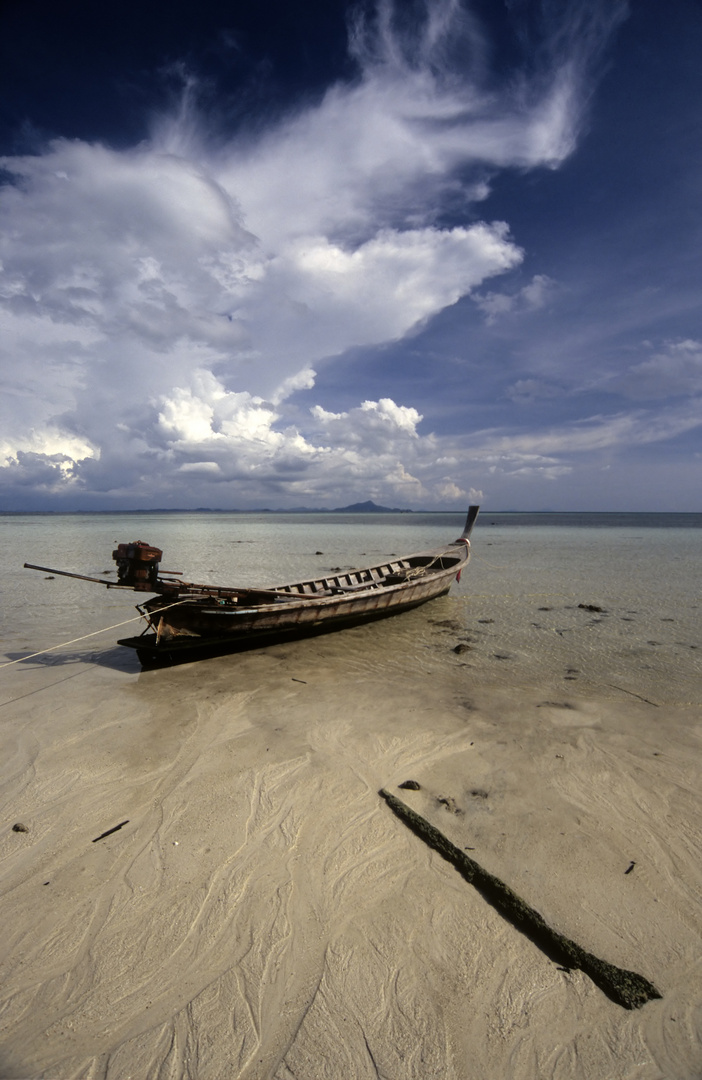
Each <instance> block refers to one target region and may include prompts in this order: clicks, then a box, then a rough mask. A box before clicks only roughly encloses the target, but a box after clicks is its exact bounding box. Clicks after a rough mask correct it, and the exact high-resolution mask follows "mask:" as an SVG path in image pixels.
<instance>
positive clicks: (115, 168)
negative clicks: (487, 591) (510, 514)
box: [0, 0, 702, 511]
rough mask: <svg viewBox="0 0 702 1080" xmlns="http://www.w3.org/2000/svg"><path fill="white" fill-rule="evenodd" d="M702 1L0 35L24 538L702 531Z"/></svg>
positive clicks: (151, 11) (11, 405)
mask: <svg viewBox="0 0 702 1080" xmlns="http://www.w3.org/2000/svg"><path fill="white" fill-rule="evenodd" d="M700 55H702V9H701V8H700V6H699V4H698V3H696V2H695V3H693V2H692V0H675V2H673V3H671V4H668V5H660V4H659V3H657V2H655V0H639V2H638V3H636V4H631V5H628V4H626V3H624V2H623V0H606V2H604V0H602V2H600V0H577V2H576V0H559V2H555V0H542V2H536V0H480V2H477V0H476V2H474V3H469V2H468V0H464V2H463V3H461V2H459V0H404V2H403V3H399V2H398V3H396V4H393V3H390V2H388V0H377V2H370V0H369V2H366V3H363V4H344V3H337V2H335V0H323V2H322V0H316V2H311V0H307V2H305V3H304V4H303V3H296V2H294V0H288V2H285V3H284V2H282V0H276V2H268V3H265V2H261V3H259V4H257V5H251V4H243V3H239V2H238V0H234V2H229V3H223V2H215V0H203V2H201V3H199V4H198V5H192V4H184V3H179V2H171V3H168V4H166V3H163V2H161V0H152V2H151V3H149V4H147V5H145V6H142V5H141V4H137V3H135V2H132V0H125V3H123V4H121V5H120V6H119V9H118V10H117V9H113V8H111V7H109V6H106V5H95V4H94V3H92V2H88V0H72V2H71V3H70V4H60V3H55V2H52V3H49V2H48V0H21V2H20V0H9V2H8V3H6V4H5V5H4V7H3V8H2V14H1V15H0V102H1V103H2V104H1V105H0V167H1V169H2V171H1V172H0V181H1V182H2V186H0V263H1V269H0V326H1V334H0V355H1V357H2V359H1V363H2V384H3V394H2V402H1V405H0V510H22V509H31V510H40V509H54V510H61V509H71V510H73V509H113V508H114V509H116V510H119V509H128V508H147V507H169V506H170V507H197V506H210V507H221V508H240V509H247V508H257V507H264V506H267V507H274V508H277V507H281V508H285V507H294V506H301V505H307V506H320V507H324V506H327V507H333V506H339V505H345V504H347V503H351V502H355V501H358V500H364V499H367V498H371V499H373V500H374V501H375V502H377V503H380V504H383V505H389V506H400V507H410V508H416V509H420V508H426V509H462V508H463V507H464V506H465V504H466V503H467V502H468V501H475V500H478V501H481V502H482V503H483V504H484V505H485V506H486V507H488V508H490V509H493V510H498V509H546V508H550V509H556V510H647V509H652V510H659V511H660V510H671V511H672V510H701V509H702V505H701V502H702V500H701V495H702V483H701V471H702V441H701V439H700V429H701V427H702V408H701V407H700V406H701V404H702V305H701V303H700V300H701V294H702V288H701V284H702V244H701V243H700V240H701V239H702V238H701V236H700V233H701V231H702V230H701V216H700V210H701V207H702V160H701V159H702V93H701V92H702V65H700V62H699V57H700Z"/></svg>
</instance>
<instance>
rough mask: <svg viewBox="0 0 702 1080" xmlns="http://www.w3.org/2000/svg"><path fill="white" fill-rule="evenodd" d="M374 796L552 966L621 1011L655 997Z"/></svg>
mask: <svg viewBox="0 0 702 1080" xmlns="http://www.w3.org/2000/svg"><path fill="white" fill-rule="evenodd" d="M379 794H380V795H381V796H382V798H383V799H385V801H386V802H387V804H388V806H389V807H390V809H391V810H392V811H393V813H394V814H396V815H397V817H399V818H400V819H401V820H402V821H404V823H405V825H407V826H408V828H410V829H411V830H412V832H413V833H415V834H416V835H417V836H419V837H420V838H421V839H422V840H424V842H425V843H427V844H428V845H429V846H430V847H432V848H434V850H435V851H438V853H439V855H441V856H442V857H443V858H444V859H446V860H447V861H448V862H450V863H451V864H452V865H453V866H455V868H456V869H457V870H458V872H459V873H460V874H461V875H462V877H464V878H465V879H466V881H469V882H470V884H471V885H473V886H475V888H476V889H477V890H478V892H479V893H480V894H481V896H482V897H483V898H484V899H485V900H487V902H488V903H489V904H491V905H492V907H494V908H495V910H496V911H499V913H500V914H501V915H502V916H503V918H505V919H507V921H508V922H510V923H511V924H512V925H513V926H514V927H516V929H517V930H520V931H521V932H522V933H523V934H524V935H525V936H526V937H528V938H529V940H530V941H532V942H533V943H534V944H535V945H538V947H539V948H540V949H541V950H542V951H543V952H544V953H545V954H546V956H548V957H549V958H550V959H551V960H553V961H554V962H555V963H557V964H560V965H561V966H562V967H564V968H566V969H568V970H572V969H574V968H578V969H579V970H580V971H584V972H585V974H586V975H588V976H589V977H590V978H591V979H592V981H593V982H594V983H595V985H596V986H599V988H600V990H602V992H603V993H604V994H606V995H607V997H608V998H610V1000H611V1001H614V1002H616V1004H617V1005H621V1006H623V1008H625V1009H639V1008H641V1006H642V1005H645V1004H646V1002H647V1001H651V1000H652V999H653V998H660V997H661V994H660V993H659V992H658V990H656V988H655V986H654V985H653V984H652V983H650V982H649V981H648V979H645V978H644V977H643V975H637V974H636V972H635V971H625V970H624V969H622V968H618V967H615V966H614V964H608V963H607V961H606V960H600V959H599V957H597V956H594V955H593V954H592V953H589V952H586V951H585V949H582V948H581V947H580V945H576V943H575V942H574V941H571V940H570V939H569V938H567V937H564V936H563V934H559V933H558V931H557V930H553V929H551V927H550V926H549V925H548V923H547V922H546V920H545V919H544V918H543V916H542V915H540V914H539V912H538V911H535V910H534V908H532V907H530V906H529V904H527V903H526V902H525V901H524V900H522V898H521V897H520V896H518V895H517V893H515V892H514V891H513V890H512V889H510V887H509V886H508V885H505V883H504V882H503V881H500V879H499V878H497V877H495V876H494V874H491V873H489V872H488V871H487V870H484V869H483V867H482V866H480V865H479V864H478V863H477V862H476V861H475V860H474V859H471V858H470V857H469V856H468V855H466V854H465V852H464V851H461V849H460V848H458V847H456V845H455V844H452V843H451V841H450V840H447V838H446V837H445V836H444V835H443V833H440V832H439V830H438V829H435V828H434V826H433V825H431V824H430V823H429V822H428V821H427V820H426V819H425V818H423V817H421V815H420V814H417V813H415V811H414V810H411V809H410V808H409V806H406V805H405V803H403V802H402V801H401V800H400V799H398V798H397V797H396V796H394V795H391V794H390V792H388V791H385V789H382V790H381V791H380V792H379Z"/></svg>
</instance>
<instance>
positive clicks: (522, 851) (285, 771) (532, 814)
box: [0, 577, 702, 1080]
mask: <svg viewBox="0 0 702 1080" xmlns="http://www.w3.org/2000/svg"><path fill="white" fill-rule="evenodd" d="M477 580H478V582H480V578H479V577H478V578H477ZM506 603H507V601H503V602H502V606H501V607H500V606H499V605H496V602H495V597H494V596H493V597H489V596H487V594H485V595H482V596H481V595H477V596H475V597H473V598H470V596H469V595H468V594H466V595H465V596H462V595H459V596H457V597H456V596H452V597H448V598H444V599H442V600H440V601H436V602H435V603H434V604H432V605H430V606H428V607H426V608H424V609H421V610H419V611H416V612H412V613H410V614H408V615H406V616H402V617H401V618H399V619H396V620H390V621H389V622H387V623H384V624H383V623H380V624H376V625H373V626H368V627H360V628H357V629H355V630H350V631H346V632H344V633H343V634H336V635H330V636H328V637H324V638H319V639H317V640H313V641H301V642H296V643H293V644H290V645H287V646H276V647H272V648H269V649H266V650H260V651H255V652H250V653H246V654H241V655H239V656H236V657H221V658H218V659H215V660H210V661H206V662H203V663H200V664H193V665H184V666H182V667H179V668H175V669H170V670H165V671H150V672H139V670H138V666H137V664H136V661H135V658H134V657H133V656H132V654H131V653H128V652H127V651H126V650H121V649H119V648H115V647H113V646H112V644H111V642H110V640H109V639H108V641H107V642H103V644H102V646H101V647H98V646H95V647H94V648H92V649H91V650H84V651H82V652H75V651H74V652H71V650H68V652H65V653H63V654H62V653H61V652H57V653H55V654H49V655H47V656H46V657H44V658H40V659H38V660H36V661H34V662H30V663H27V664H18V665H15V666H13V667H10V668H6V669H4V670H3V672H2V676H3V678H2V689H3V693H2V707H1V709H0V715H1V717H2V729H1V730H2V759H3V771H2V787H1V790H0V795H1V797H2V829H1V830H0V856H1V863H0V867H1V870H0V872H1V878H0V882H1V886H2V926H3V934H2V942H1V944H0V954H1V957H2V980H1V986H2V989H1V994H2V1014H1V1023H2V1029H1V1030H2V1041H1V1049H0V1076H1V1077H3V1078H5V1080H9V1078H11V1077H12V1078H15V1077H16V1078H23V1080H30V1078H32V1080H33V1078H40V1077H41V1078H44V1080H50V1078H55V1080H78V1078H80V1080H98V1078H100V1080H102V1078H104V1080H128V1078H133V1080H143V1078H147V1077H148V1078H153V1080H157V1078H158V1080H165V1078H166V1077H168V1078H192V1080H195V1078H197V1080H219V1078H222V1080H224V1078H230V1077H231V1078H235V1077H236V1078H241V1080H292V1078H296V1080H322V1078H327V1077H328V1078H333V1080H339V1078H341V1077H354V1078H359V1080H361V1078H366V1077H367V1078H369V1080H370V1078H375V1077H384V1078H385V1077H387V1078H393V1080H395V1078H397V1080H404V1078H407V1080H409V1078H417V1080H427V1078H437V1080H438V1078H441V1080H446V1078H452V1080H453V1078H455V1080H472V1078H476V1080H477V1078H481V1080H492V1078H495V1080H498V1078H503V1077H510V1078H514V1080H537V1078H541V1077H546V1076H548V1077H558V1078H568V1080H571V1078H573V1077H583V1078H584V1077H589V1078H592V1077H598V1078H599V1077H601V1078H607V1080H614V1078H622V1080H624V1078H634V1077H635V1078H637V1080H661V1078H665V1080H693V1078H698V1077H699V1076H700V1075H702V1051H701V1050H700V1046H702V1028H701V1016H702V1010H701V1008H700V1006H701V1004H702V966H701V964H700V955H701V953H700V944H701V938H702V932H701V920H700V914H699V911H700V909H699V900H700V886H701V884H702V861H701V860H700V836H701V832H702V806H701V804H700V798H699V790H700V754H699V750H700V734H701V732H702V724H701V720H702V704H701V702H700V683H699V667H698V666H695V665H699V660H698V659H697V657H699V652H695V649H694V642H693V641H692V639H691V638H690V637H689V635H688V636H687V637H685V640H684V642H683V644H682V645H680V648H679V649H678V653H676V654H675V655H678V656H679V665H680V666H679V668H676V667H675V663H674V661H673V659H672V657H673V651H674V650H673V646H674V639H675V640H678V639H679V638H680V635H681V633H682V631H681V630H680V629H679V628H677V627H676V628H675V630H674V631H673V630H671V631H670V633H671V635H672V636H671V639H670V649H669V656H667V657H666V656H665V655H664V654H665V649H666V647H667V646H666V642H665V641H663V640H662V641H661V642H660V643H659V646H660V647H659V649H658V651H656V649H655V648H653V646H651V644H650V630H649V629H648V625H647V626H646V628H645V629H644V627H643V626H642V627H641V628H640V629H639V628H637V623H636V621H635V620H634V619H633V616H631V617H630V616H624V615H622V618H629V619H630V622H628V623H627V622H624V623H622V622H621V620H620V623H619V624H618V626H619V627H620V629H621V630H623V631H625V632H626V634H627V635H628V636H627V638H626V649H625V650H624V649H622V650H620V652H619V653H617V650H616V648H613V646H612V641H615V640H618V638H616V635H615V631H614V630H613V629H612V630H608V629H607V626H606V625H604V623H603V626H602V633H605V632H607V633H610V638H609V639H607V641H605V640H604V639H602V642H601V645H600V650H601V653H602V655H601V656H600V661H601V662H600V664H599V667H598V668H597V671H598V672H599V675H598V679H599V681H597V680H595V678H594V674H593V673H594V671H595V667H594V666H592V665H591V667H590V668H589V669H588V670H585V668H584V667H583V666H582V658H583V656H584V655H585V653H586V651H587V650H589V655H592V652H593V649H594V646H593V644H592V641H593V634H594V635H597V634H598V633H599V630H598V628H597V627H594V628H593V626H592V625H591V623H592V620H593V619H596V618H597V617H598V616H597V613H593V612H588V611H585V610H583V609H578V608H577V606H574V605H573V604H572V603H571V604H564V603H562V604H561V610H557V601H556V600H554V599H552V600H551V601H550V602H548V603H546V602H545V601H544V599H543V597H535V598H534V600H533V603H532V609H533V610H532V612H531V621H532V622H534V621H535V622H539V620H540V626H541V627H542V628H543V629H544V632H545V631H546V628H547V625H551V624H553V625H555V626H558V625H561V624H562V625H563V626H565V625H566V621H567V620H571V623H572V627H571V629H572V633H571V634H570V635H567V634H560V635H559V634H554V635H552V636H553V639H554V641H555V646H554V647H555V648H560V647H561V644H562V643H563V642H564V641H569V643H568V645H567V649H566V646H565V645H563V648H564V649H566V651H564V653H563V655H562V656H561V655H560V654H559V653H557V652H556V653H555V654H554V655H553V656H552V657H551V661H550V666H549V669H548V672H546V673H545V672H544V670H540V671H539V673H538V678H537V677H536V673H535V672H534V671H532V672H531V677H530V671H529V656H528V654H527V653H526V652H520V647H521V646H520V641H519V639H518V631H519V627H517V626H515V625H514V618H512V622H511V625H508V619H507V616H508V615H509V612H508V611H506V610H505V604H506ZM548 607H550V611H545V610H543V609H545V608H548ZM468 608H469V610H468ZM566 608H567V610H566ZM539 609H541V612H540V614H539V615H538V616H537V615H535V614H534V613H535V612H537V611H538V610H539ZM520 610H522V611H523V610H524V609H523V608H522V609H520ZM515 618H516V616H515ZM548 620H551V623H548ZM554 620H555V621H554ZM558 620H560V622H559V621H558ZM578 620H580V622H579V623H578ZM669 622H670V623H672V617H670V619H669ZM569 625H570V624H569ZM609 625H610V626H611V627H613V626H614V624H613V623H610V624H609ZM620 629H617V630H616V634H619V633H620ZM662 629H663V631H665V630H666V626H663V627H662ZM642 634H643V635H645V638H644V637H642V636H641V635H642ZM675 635H677V637H676V636H675ZM113 637H114V635H113ZM569 639H570V640H569ZM681 640H682V639H681ZM647 642H649V643H648V644H647ZM683 645H684V647H685V648H686V649H687V653H684V652H683ZM500 649H502V651H500ZM645 649H648V650H649V653H650V657H649V660H650V662H647V663H646V664H644V665H643V668H644V669H645V670H644V672H643V674H642V675H641V678H636V677H635V669H634V667H632V665H631V663H630V664H629V666H628V667H627V665H626V662H625V661H626V656H627V655H630V656H636V657H637V658H638V659H637V663H639V664H640V653H641V651H642V650H645ZM574 657H575V658H576V659H575V661H574V660H573V658H574ZM607 657H609V661H608V662H609V663H610V669H608V668H607V660H606V658H607ZM656 657H660V659H658V660H657V659H656ZM657 664H659V665H660V671H659V669H658V667H657V666H656V665H657ZM685 665H687V667H685ZM666 669H668V670H673V673H674V675H675V677H674V678H668V679H665V678H664V676H663V672H664V671H665V670H666ZM685 671H686V672H687V681H686V680H685V677H684V672H685ZM569 672H570V674H569ZM695 687H696V688H697V696H696V697H695ZM408 780H412V781H415V782H416V785H418V786H416V787H415V788H414V790H412V789H406V788H400V787H399V785H401V784H403V783H405V782H406V781H408ZM381 788H386V789H387V790H388V791H391V792H393V793H394V794H396V795H398V796H400V797H401V798H402V799H403V801H404V802H405V803H406V804H407V805H408V806H410V807H411V808H412V809H414V810H415V811H416V812H418V813H419V814H421V815H422V816H423V817H425V818H426V819H427V820H428V821H429V822H431V823H432V824H433V825H434V826H435V827H436V828H438V829H439V830H441V832H442V833H443V834H444V835H445V836H446V837H447V838H449V839H450V840H451V841H452V842H453V843H454V844H455V845H456V846H458V847H459V848H461V849H462V850H467V851H468V852H469V853H470V855H471V857H472V858H474V859H475V860H476V861H477V862H479V863H480V864H481V866H483V867H484V868H485V869H486V870H488V871H490V872H491V873H492V874H494V875H496V876H497V877H498V878H500V879H501V880H502V881H504V882H505V883H507V884H508V885H509V886H510V887H511V888H512V889H513V890H514V891H515V892H517V893H518V894H519V895H520V896H521V897H523V898H524V900H525V901H526V902H527V903H528V904H530V905H531V906H532V907H534V908H536V909H537V911H539V912H540V913H541V914H542V915H543V917H544V918H545V919H546V920H547V922H548V923H549V924H550V925H551V926H553V927H554V928H555V929H557V930H558V931H560V932H561V933H562V934H565V935H566V936H568V937H569V938H571V939H573V940H574V941H575V942H577V943H578V944H579V945H580V946H582V947H583V948H584V949H586V950H588V951H590V952H592V953H594V954H595V955H596V956H598V957H600V958H602V959H603V960H607V961H609V962H610V963H612V964H615V965H617V966H619V967H622V968H625V969H629V970H633V971H635V972H637V973H639V974H641V975H643V976H645V977H646V978H647V979H649V980H650V981H651V982H652V983H653V984H655V986H656V987H657V989H658V990H659V992H660V994H661V995H662V997H661V998H660V1000H652V1001H650V1002H648V1003H647V1004H645V1005H644V1006H643V1007H642V1008H640V1009H635V1010H627V1009H625V1008H622V1007H621V1006H620V1005H617V1004H615V1003H614V1002H613V1001H611V1000H610V999H608V997H607V996H606V995H605V994H604V993H603V992H602V991H601V990H600V989H599V988H598V987H597V986H595V984H594V983H593V982H592V981H591V980H590V978H589V977H588V976H587V975H585V974H584V973H583V972H582V971H578V970H570V971H569V970H564V969H563V968H562V967H560V966H559V965H558V964H556V963H554V962H553V961H552V960H551V959H549V958H548V957H547V956H546V955H545V954H544V952H543V951H542V950H541V949H539V948H538V947H537V946H536V945H535V944H533V943H532V941H530V940H529V939H528V938H527V937H525V936H524V935H523V934H522V933H520V932H519V931H518V930H517V929H515V927H514V926H512V925H510V924H509V923H508V922H507V921H505V919H504V918H503V917H502V916H501V915H500V914H499V913H498V912H497V911H496V910H495V909H494V908H493V907H492V906H491V905H490V904H489V903H487V902H486V900H485V899H484V898H483V897H482V896H481V895H480V894H479V893H478V892H477V891H476V890H475V889H474V888H473V887H471V885H469V884H468V883H467V882H466V881H465V880H464V879H463V878H462V877H461V876H460V875H459V874H458V873H457V871H456V870H455V869H454V868H453V867H452V866H451V865H449V864H448V863H447V862H446V861H444V860H443V859H442V858H441V857H440V856H439V855H438V854H437V853H436V852H434V851H432V850H430V849H429V848H428V847H427V846H426V844H424V843H423V842H422V841H421V840H420V839H419V838H418V837H417V836H415V835H414V834H413V833H411V832H410V831H409V830H408V829H407V828H406V826H405V825H404V824H403V823H402V822H401V821H399V820H398V819H397V818H396V817H395V816H394V815H393V814H392V813H391V812H390V810H389V808H388V806H387V805H386V803H385V802H384V801H383V799H381V798H380V797H379V794H378V792H379V790H380V789H381ZM18 825H19V826H22V827H23V828H22V829H21V830H17V829H15V828H13V826H18ZM110 830H114V831H110Z"/></svg>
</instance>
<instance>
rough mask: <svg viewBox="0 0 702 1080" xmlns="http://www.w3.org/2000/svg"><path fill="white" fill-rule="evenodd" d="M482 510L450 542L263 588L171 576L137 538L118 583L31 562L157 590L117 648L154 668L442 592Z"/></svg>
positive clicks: (350, 620)
mask: <svg viewBox="0 0 702 1080" xmlns="http://www.w3.org/2000/svg"><path fill="white" fill-rule="evenodd" d="M479 509H480V508H479V507H478V506H471V507H470V508H469V510H468V516H467V518H466V523H465V527H464V529H463V532H462V533H461V535H460V536H459V537H458V539H457V540H454V541H453V542H452V543H450V544H447V545H445V546H444V547H441V548H436V549H434V550H431V551H420V552H416V553H415V554H412V555H404V556H402V557H401V558H396V557H394V556H393V557H392V558H389V559H388V560H387V561H385V562H382V563H378V564H376V565H374V566H364V567H361V568H360V569H357V570H349V571H344V572H339V573H332V574H330V575H329V576H327V577H320V578H315V579H311V580H304V581H295V582H291V583H290V582H286V583H284V584H282V585H273V586H271V587H270V588H265V589H260V588H228V587H221V586H217V585H198V584H195V583H193V582H189V581H183V580H181V578H180V577H175V576H173V572H168V571H162V572H159V564H160V561H161V559H162V557H163V552H162V551H161V550H160V548H156V547H152V546H150V545H149V544H146V543H144V542H143V541H141V540H135V541H133V542H132V543H129V544H119V545H118V546H117V549H116V550H115V551H114V552H113V553H112V557H113V559H114V560H115V562H116V563H117V582H116V583H115V582H110V581H105V580H104V579H101V578H90V577H87V576H86V575H83V574H73V573H68V572H67V571H61V570H51V568H50V567H46V566H34V565H32V564H30V563H25V566H27V567H29V568H30V569H33V570H50V572H51V573H53V574H63V575H64V576H66V577H79V578H83V579H84V580H87V581H97V582H99V584H101V585H107V587H108V588H123V589H124V588H127V589H133V590H134V591H136V592H152V593H155V594H156V595H154V596H153V597H151V598H150V599H149V600H146V601H145V602H144V603H142V604H138V605H137V611H138V612H140V614H142V615H143V616H144V618H145V619H146V623H147V625H146V627H145V629H144V632H143V633H142V634H141V635H140V636H138V637H128V638H121V639H120V640H119V644H120V645H125V646H126V647H127V648H130V649H135V650H136V653H137V656H138V657H139V660H140V662H141V664H142V667H156V666H161V665H168V664H176V663H181V662H184V661H192V660H199V659H203V658H205V657H209V656H216V655H221V654H224V653H229V652H238V651H241V650H243V649H250V648H254V647H259V646H263V645H266V644H272V643H274V642H278V641H285V640H291V639H294V638H302V637H310V636H312V635H315V634H323V633H328V632H329V631H332V630H342V629H344V628H346V627H349V626H355V625H357V624H358V623H365V622H371V621H372V620H375V619H382V618H386V617H387V616H389V615H399V614H400V613H401V612H403V611H409V610H410V609H411V608H415V607H418V606H419V605H420V604H425V603H426V602H427V601H428V600H434V599H435V598H436V597H438V596H443V595H444V594H445V593H447V592H448V591H449V589H450V587H451V584H452V582H453V581H454V580H455V579H457V578H460V575H461V570H462V569H463V568H464V566H465V565H466V563H467V562H468V559H469V558H470V534H471V532H472V529H473V526H474V524H475V521H476V518H477V516H478V511H479ZM169 575H170V576H169Z"/></svg>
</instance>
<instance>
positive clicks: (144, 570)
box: [112, 540, 163, 592]
mask: <svg viewBox="0 0 702 1080" xmlns="http://www.w3.org/2000/svg"><path fill="white" fill-rule="evenodd" d="M112 558H113V559H114V560H115V562H116V563H117V583H118V584H119V585H127V586H129V587H130V588H132V589H137V590H139V591H143V592H156V580H157V578H158V564H159V562H160V561H161V559H162V558H163V552H162V551H161V549H160V548H157V547H151V546H150V545H149V544H145V543H144V541H143V540H133V541H132V543H131V544H118V545H117V549H116V550H115V551H113V552H112Z"/></svg>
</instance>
